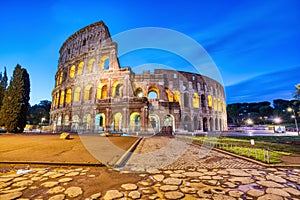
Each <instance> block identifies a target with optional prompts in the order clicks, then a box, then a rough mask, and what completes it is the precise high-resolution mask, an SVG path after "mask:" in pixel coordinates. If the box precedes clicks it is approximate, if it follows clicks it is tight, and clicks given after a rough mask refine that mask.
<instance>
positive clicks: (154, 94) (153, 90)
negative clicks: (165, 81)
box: [148, 86, 159, 99]
mask: <svg viewBox="0 0 300 200" xmlns="http://www.w3.org/2000/svg"><path fill="white" fill-rule="evenodd" d="M148 98H149V99H159V90H158V88H157V87H155V86H151V87H149V89H148Z"/></svg>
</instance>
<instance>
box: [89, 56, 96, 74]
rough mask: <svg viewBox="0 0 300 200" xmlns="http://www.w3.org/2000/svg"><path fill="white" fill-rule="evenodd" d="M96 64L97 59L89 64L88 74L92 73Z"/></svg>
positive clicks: (93, 59) (92, 59) (91, 60)
mask: <svg viewBox="0 0 300 200" xmlns="http://www.w3.org/2000/svg"><path fill="white" fill-rule="evenodd" d="M95 64H96V59H95V58H91V59H90V60H89V62H88V72H92V71H93V69H94V66H95Z"/></svg>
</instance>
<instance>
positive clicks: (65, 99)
mask: <svg viewBox="0 0 300 200" xmlns="http://www.w3.org/2000/svg"><path fill="white" fill-rule="evenodd" d="M123 88H124V86H123V84H122V83H121V82H119V81H116V82H114V83H113V85H112V93H111V96H112V98H121V97H122V96H123ZM93 92H94V87H93V85H91V84H88V85H86V86H85V88H84V90H83V97H82V96H81V95H82V89H81V87H79V86H77V87H75V89H74V95H73V102H74V103H77V102H80V101H81V99H82V98H83V100H84V101H91V100H93ZM166 94H167V98H168V101H169V102H178V103H179V104H180V105H182V102H181V94H180V92H179V91H177V90H176V91H174V92H172V91H170V90H169V89H166ZM145 95H147V97H148V98H149V99H159V90H158V88H157V87H155V86H151V87H149V89H148V92H147V94H144V93H143V90H142V88H140V87H139V88H137V89H136V90H135V96H136V97H143V96H145ZM107 97H108V87H107V84H106V83H100V84H99V85H98V87H97V90H96V99H97V100H100V99H106V98H107ZM190 99H191V98H190V93H188V92H185V93H183V105H182V106H184V107H186V108H189V107H190V101H191V105H192V107H193V108H200V103H201V107H202V108H205V107H206V97H205V95H204V94H202V95H200V97H199V94H198V93H196V92H194V93H193V96H192V99H191V100H190ZM53 102H54V103H53V105H54V106H58V105H64V104H70V103H71V102H72V89H71V88H68V89H67V90H60V91H58V92H57V93H56V94H55V95H54V97H53ZM207 106H208V107H209V108H214V110H215V111H219V112H224V111H225V109H226V108H225V107H226V105H225V102H224V101H222V100H221V99H219V98H215V97H214V98H213V97H212V96H211V95H207Z"/></svg>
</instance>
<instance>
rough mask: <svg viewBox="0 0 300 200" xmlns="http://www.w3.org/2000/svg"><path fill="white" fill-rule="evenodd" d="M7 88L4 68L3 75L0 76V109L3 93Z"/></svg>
mask: <svg viewBox="0 0 300 200" xmlns="http://www.w3.org/2000/svg"><path fill="white" fill-rule="evenodd" d="M6 87H7V74H6V67H4V74H3V75H2V73H1V74H0V109H1V106H2V102H3V98H4V92H5V90H6Z"/></svg>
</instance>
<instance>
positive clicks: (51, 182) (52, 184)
mask: <svg viewBox="0 0 300 200" xmlns="http://www.w3.org/2000/svg"><path fill="white" fill-rule="evenodd" d="M58 184H59V182H57V181H49V182H45V183H42V184H41V186H43V187H46V188H52V187H54V186H57V185H58Z"/></svg>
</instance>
